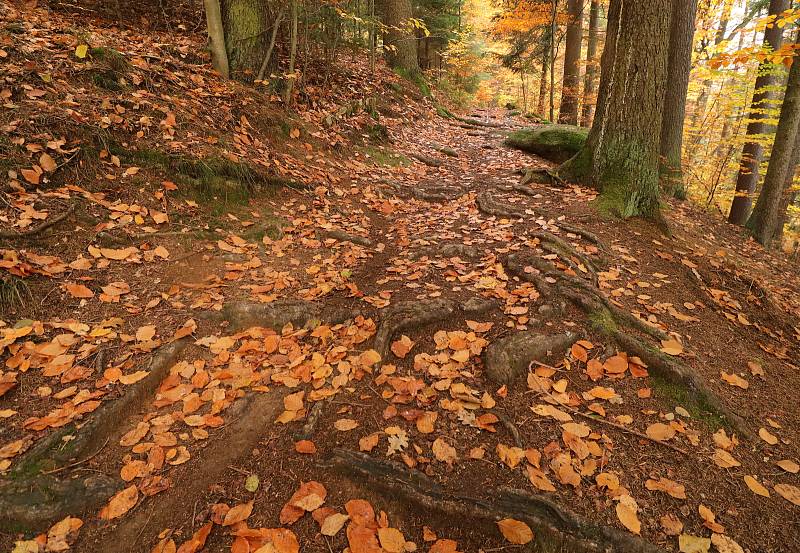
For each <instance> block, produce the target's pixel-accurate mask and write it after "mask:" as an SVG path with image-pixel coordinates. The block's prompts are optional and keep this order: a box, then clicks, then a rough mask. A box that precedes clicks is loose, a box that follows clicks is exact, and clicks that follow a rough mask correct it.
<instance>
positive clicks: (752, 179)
mask: <svg viewBox="0 0 800 553" xmlns="http://www.w3.org/2000/svg"><path fill="white" fill-rule="evenodd" d="M790 6H791V1H790V0H770V2H769V15H770V16H772V17H773V18H777V17H778V16H779V15H780V14H781V13H783V12H785V11H786V10H788V9H789V7H790ZM782 42H783V27H782V26H779V25H777V24H775V22H774V21H773V24H771V25H768V27H767V28H766V29H765V30H764V42H763V46H762V49H764V50H766V51H775V50H777V49H778V48H780V46H781V43H782ZM776 79H777V76H776V72H775V66H774V64H773V63H772V62H771V61H770V60H768V59H765V60H764V61H762V62H761V63H760V64H759V67H758V77H757V78H756V83H755V91H754V93H753V101H752V103H751V106H750V115H749V118H748V119H749V123H748V125H747V137H748V140H747V142H745V144H744V147H743V148H742V155H741V159H740V161H739V175H738V177H737V179H736V192H735V194H734V198H733V203H732V204H731V210H730V213H729V214H728V221H729V222H731V223H733V224H736V225H743V224H745V222H746V221H747V217H748V215H749V214H750V209H751V207H752V205H753V199H752V194H753V192H754V191H755V189H756V185H757V184H758V176H759V166H760V165H761V159H762V157H763V155H764V146H763V143H762V142H761V140H760V138H761V137H762V136H763V135H765V134H767V133H768V132H770V125H769V124H768V123H767V122H765V119H767V117H766V116H767V110H768V109H769V107H770V104H771V103H772V102H774V92H773V88H774V87H775V84H776Z"/></svg>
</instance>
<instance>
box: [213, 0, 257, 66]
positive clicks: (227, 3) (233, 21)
mask: <svg viewBox="0 0 800 553" xmlns="http://www.w3.org/2000/svg"><path fill="white" fill-rule="evenodd" d="M221 6H222V23H223V27H224V28H225V48H226V50H227V52H228V63H229V65H230V72H231V76H232V77H234V78H236V79H239V80H250V79H253V78H254V77H255V76H256V75H257V74H258V71H259V68H260V67H261V63H262V62H263V61H264V57H265V55H266V52H267V48H268V47H269V42H268V41H269V37H268V32H267V30H268V29H267V5H266V2H263V1H261V0H222V3H221Z"/></svg>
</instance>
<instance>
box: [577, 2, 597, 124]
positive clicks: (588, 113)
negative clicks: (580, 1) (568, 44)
mask: <svg viewBox="0 0 800 553" xmlns="http://www.w3.org/2000/svg"><path fill="white" fill-rule="evenodd" d="M599 31H600V2H599V1H598V0H592V6H591V8H589V42H588V44H587V46H586V73H585V74H584V77H583V106H582V108H581V126H582V127H589V126H591V124H592V116H593V115H594V102H595V98H594V92H595V81H596V79H597V65H596V64H597V59H596V58H597V42H598V40H597V38H598V34H599Z"/></svg>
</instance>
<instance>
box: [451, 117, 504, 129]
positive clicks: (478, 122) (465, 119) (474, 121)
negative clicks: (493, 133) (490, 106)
mask: <svg viewBox="0 0 800 553" xmlns="http://www.w3.org/2000/svg"><path fill="white" fill-rule="evenodd" d="M456 119H457V120H458V121H461V122H462V123H466V124H467V125H470V126H472V127H488V128H492V129H503V128H505V125H503V124H502V123H490V122H486V121H481V120H479V119H471V118H469V117H458V116H456Z"/></svg>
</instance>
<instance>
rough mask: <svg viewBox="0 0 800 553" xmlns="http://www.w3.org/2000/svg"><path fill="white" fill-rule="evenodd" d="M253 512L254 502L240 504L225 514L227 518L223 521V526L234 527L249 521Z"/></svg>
mask: <svg viewBox="0 0 800 553" xmlns="http://www.w3.org/2000/svg"><path fill="white" fill-rule="evenodd" d="M252 512H253V502H252V501H248V502H247V503H240V504H239V505H236V506H235V507H231V509H230V510H229V511H228V512H227V513H225V518H224V519H223V521H222V526H233V525H234V524H236V523H238V522H242V521H243V520H247V519H248V518H249V517H250V514H251V513H252Z"/></svg>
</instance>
